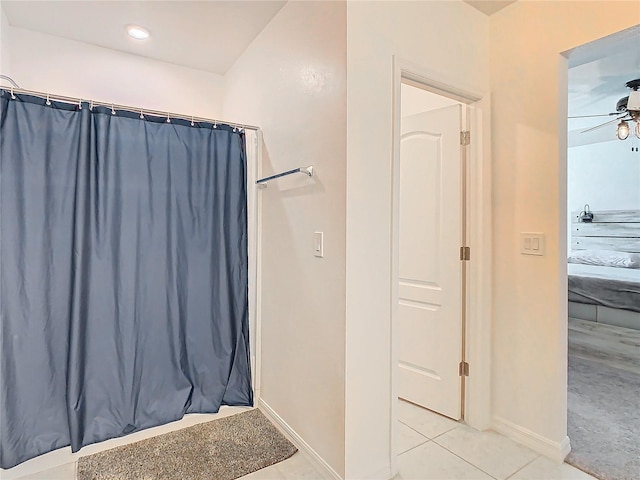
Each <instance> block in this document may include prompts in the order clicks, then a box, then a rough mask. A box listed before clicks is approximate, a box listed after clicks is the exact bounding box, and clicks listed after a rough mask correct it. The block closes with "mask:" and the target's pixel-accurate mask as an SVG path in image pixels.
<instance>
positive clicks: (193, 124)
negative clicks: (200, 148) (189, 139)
mask: <svg viewBox="0 0 640 480" xmlns="http://www.w3.org/2000/svg"><path fill="white" fill-rule="evenodd" d="M195 125H196V124H195V123H193V115H191V126H192V127H194V126H195Z"/></svg>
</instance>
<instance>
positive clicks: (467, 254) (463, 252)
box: [460, 247, 471, 261]
mask: <svg viewBox="0 0 640 480" xmlns="http://www.w3.org/2000/svg"><path fill="white" fill-rule="evenodd" d="M460 260H463V261H464V260H471V247H460Z"/></svg>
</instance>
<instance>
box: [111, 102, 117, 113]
mask: <svg viewBox="0 0 640 480" xmlns="http://www.w3.org/2000/svg"><path fill="white" fill-rule="evenodd" d="M115 114H116V111H115V110H114V108H113V103H112V104H111V115H115Z"/></svg>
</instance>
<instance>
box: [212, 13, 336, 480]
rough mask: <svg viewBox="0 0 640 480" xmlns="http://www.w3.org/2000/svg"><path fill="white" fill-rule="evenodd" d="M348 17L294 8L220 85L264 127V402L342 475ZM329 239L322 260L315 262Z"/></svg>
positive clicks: (237, 109) (239, 109)
mask: <svg viewBox="0 0 640 480" xmlns="http://www.w3.org/2000/svg"><path fill="white" fill-rule="evenodd" d="M345 15H346V9H345V4H344V3H342V2H289V3H288V4H286V5H285V6H284V7H283V9H282V10H281V11H280V12H279V13H278V14H277V15H276V17H275V18H274V19H273V20H272V22H271V23H270V24H269V25H268V26H267V27H266V28H265V29H264V30H263V31H262V33H261V34H260V35H259V36H258V37H257V38H256V40H255V41H254V42H253V43H252V44H251V46H250V47H249V48H248V49H247V50H246V51H245V53H244V54H243V55H242V56H241V57H240V59H239V60H238V61H237V62H236V63H235V64H234V66H233V67H232V68H231V70H230V71H229V72H228V73H227V75H226V80H227V95H226V100H225V104H224V106H225V108H224V114H225V117H226V118H229V119H232V120H238V121H243V122H247V123H251V124H255V125H260V126H261V128H262V130H263V134H264V145H263V150H264V151H263V155H264V157H263V162H262V173H263V175H264V176H267V175H270V174H272V173H275V172H279V171H284V170H289V169H292V168H295V167H298V166H302V165H314V166H315V169H316V175H315V176H314V178H311V179H310V178H308V177H303V176H302V175H296V176H292V177H286V178H282V179H280V180H276V181H274V182H271V183H269V185H268V187H267V189H265V190H261V191H259V192H258V195H260V196H261V197H262V229H261V231H262V278H261V281H262V309H261V316H262V377H261V378H262V381H261V395H262V400H263V401H264V402H265V403H266V404H267V405H268V406H269V407H270V408H271V409H272V410H273V411H275V413H276V414H277V415H279V416H280V417H281V418H282V419H283V420H284V421H285V422H286V423H287V424H288V425H289V426H290V427H291V428H292V429H293V430H295V432H296V433H297V434H298V435H300V436H301V437H302V438H303V439H304V440H305V441H306V442H307V443H308V444H309V446H310V447H311V448H312V449H314V450H315V452H317V453H318V454H319V455H320V456H321V457H322V458H323V459H324V460H325V461H326V462H327V463H328V464H329V465H330V467H331V468H332V469H333V470H334V471H335V472H337V473H338V474H340V475H342V474H343V473H344V374H345V373H344V372H345V364H344V349H345V347H344V338H345V297H344V292H345V171H346V123H345V122H346V51H345V42H346V38H345V36H346V18H345ZM314 231H322V232H324V255H325V256H324V258H316V257H314V255H313V242H312V236H313V232H314Z"/></svg>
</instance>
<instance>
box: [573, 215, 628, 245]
mask: <svg viewBox="0 0 640 480" xmlns="http://www.w3.org/2000/svg"><path fill="white" fill-rule="evenodd" d="M580 213H581V212H577V211H576V212H571V248H572V250H615V251H617V252H640V210H600V211H592V212H591V213H593V221H592V222H591V223H583V222H579V221H578V219H579V218H580Z"/></svg>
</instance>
